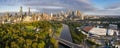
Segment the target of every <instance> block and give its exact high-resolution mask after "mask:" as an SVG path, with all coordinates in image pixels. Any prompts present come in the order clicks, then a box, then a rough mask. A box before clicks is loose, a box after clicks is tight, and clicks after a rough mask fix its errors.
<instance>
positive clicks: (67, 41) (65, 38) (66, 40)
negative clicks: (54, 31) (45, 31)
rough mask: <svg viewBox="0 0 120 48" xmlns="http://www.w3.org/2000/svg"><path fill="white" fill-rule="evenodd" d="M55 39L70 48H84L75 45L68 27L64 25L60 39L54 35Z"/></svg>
mask: <svg viewBox="0 0 120 48" xmlns="http://www.w3.org/2000/svg"><path fill="white" fill-rule="evenodd" d="M54 38H55V39H57V40H58V42H59V43H61V44H63V45H66V46H68V47H70V48H83V46H82V45H79V44H75V43H73V41H72V37H71V34H70V30H69V27H68V25H65V24H63V29H62V32H61V35H60V37H57V36H55V35H54ZM59 48H60V46H59Z"/></svg>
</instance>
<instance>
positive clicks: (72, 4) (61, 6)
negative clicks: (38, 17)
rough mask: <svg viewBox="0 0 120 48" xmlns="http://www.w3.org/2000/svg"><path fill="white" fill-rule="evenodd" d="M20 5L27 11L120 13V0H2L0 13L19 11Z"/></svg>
mask: <svg viewBox="0 0 120 48" xmlns="http://www.w3.org/2000/svg"><path fill="white" fill-rule="evenodd" d="M20 6H22V7H23V11H24V12H27V11H28V7H30V8H31V11H32V12H46V13H51V12H53V13H55V12H59V11H67V10H80V11H81V12H82V13H84V14H88V15H120V0H0V13H3V12H19V10H20Z"/></svg>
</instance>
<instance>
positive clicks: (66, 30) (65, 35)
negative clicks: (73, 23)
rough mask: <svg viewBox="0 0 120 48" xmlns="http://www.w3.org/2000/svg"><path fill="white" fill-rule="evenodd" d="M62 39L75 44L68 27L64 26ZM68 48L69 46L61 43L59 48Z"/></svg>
mask: <svg viewBox="0 0 120 48" xmlns="http://www.w3.org/2000/svg"><path fill="white" fill-rule="evenodd" d="M60 38H62V39H64V40H67V41H70V42H73V41H72V37H71V33H70V30H69V27H68V25H66V24H63V29H62V31H61V34H60ZM66 47H67V46H65V45H63V44H60V43H59V48H66ZM67 48H68V47H67Z"/></svg>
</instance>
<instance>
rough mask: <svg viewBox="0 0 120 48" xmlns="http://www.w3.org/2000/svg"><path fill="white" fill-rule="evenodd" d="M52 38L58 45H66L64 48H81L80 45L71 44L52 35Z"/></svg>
mask: <svg viewBox="0 0 120 48" xmlns="http://www.w3.org/2000/svg"><path fill="white" fill-rule="evenodd" d="M53 37H54V38H55V39H56V40H58V42H59V43H62V44H64V45H66V46H68V47H70V48H83V46H82V45H79V44H75V43H72V42H70V41H67V40H65V39H62V38H59V37H57V36H55V35H54V36H53Z"/></svg>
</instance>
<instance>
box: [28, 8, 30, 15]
mask: <svg viewBox="0 0 120 48" xmlns="http://www.w3.org/2000/svg"><path fill="white" fill-rule="evenodd" d="M28 16H30V7H28Z"/></svg>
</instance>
